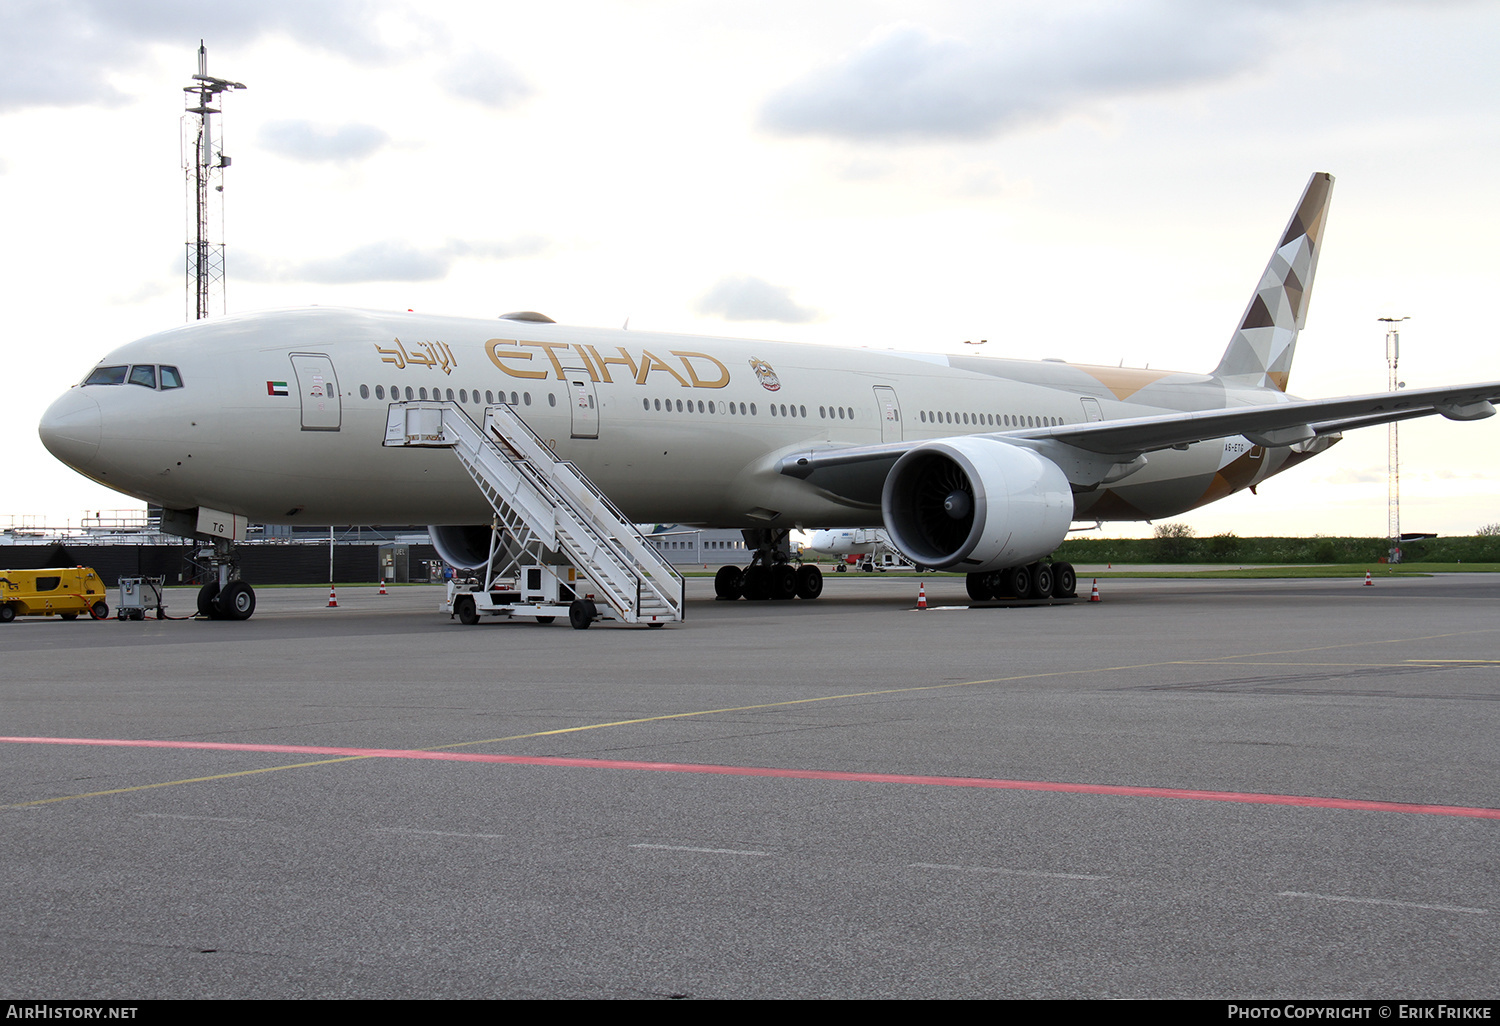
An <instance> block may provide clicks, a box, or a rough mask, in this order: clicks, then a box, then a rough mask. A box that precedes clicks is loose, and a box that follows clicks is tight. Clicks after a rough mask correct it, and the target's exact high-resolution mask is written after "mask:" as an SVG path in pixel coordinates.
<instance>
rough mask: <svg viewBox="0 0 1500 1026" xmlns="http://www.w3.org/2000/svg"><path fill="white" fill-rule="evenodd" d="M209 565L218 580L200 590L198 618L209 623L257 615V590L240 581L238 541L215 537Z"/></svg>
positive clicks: (243, 618)
mask: <svg viewBox="0 0 1500 1026" xmlns="http://www.w3.org/2000/svg"><path fill="white" fill-rule="evenodd" d="M213 546H214V547H213V552H212V553H210V554H209V555H208V565H209V567H210V568H211V569H212V571H213V574H214V580H211V581H209V582H208V583H207V584H205V585H204V586H203V587H201V588H199V589H198V615H199V616H201V617H204V618H206V619H209V620H248V619H250V617H251V615H252V614H253V613H254V612H255V589H254V588H252V587H250V585H248V584H246V583H245V582H244V581H242V580H240V579H239V566H238V564H237V561H236V560H235V557H234V542H232V541H227V540H225V539H222V538H215V539H214V543H213Z"/></svg>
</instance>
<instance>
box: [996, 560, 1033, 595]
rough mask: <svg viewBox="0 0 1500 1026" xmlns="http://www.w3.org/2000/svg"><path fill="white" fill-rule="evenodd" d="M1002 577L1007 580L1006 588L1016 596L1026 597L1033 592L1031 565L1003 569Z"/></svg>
mask: <svg viewBox="0 0 1500 1026" xmlns="http://www.w3.org/2000/svg"><path fill="white" fill-rule="evenodd" d="M1000 577H1001V579H1002V580H1004V581H1005V590H1006V591H1007V592H1009V593H1010V594H1012V595H1014V596H1015V597H1016V598H1026V597H1027V596H1028V595H1030V594H1031V568H1030V567H1025V566H1013V567H1011V568H1010V569H1008V570H1001V571H1000Z"/></svg>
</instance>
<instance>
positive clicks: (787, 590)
mask: <svg viewBox="0 0 1500 1026" xmlns="http://www.w3.org/2000/svg"><path fill="white" fill-rule="evenodd" d="M796 597H797V571H796V569H794V568H793V567H791V566H789V565H788V564H786V563H777V564H776V565H775V566H773V567H772V568H771V598H773V599H775V600H776V601H777V602H785V601H786V600H787V599H794V598H796Z"/></svg>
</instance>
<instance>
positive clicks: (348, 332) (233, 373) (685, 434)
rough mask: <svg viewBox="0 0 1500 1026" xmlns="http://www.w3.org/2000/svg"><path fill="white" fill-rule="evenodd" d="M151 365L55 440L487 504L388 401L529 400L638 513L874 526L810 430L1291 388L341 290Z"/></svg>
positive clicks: (1179, 463)
mask: <svg viewBox="0 0 1500 1026" xmlns="http://www.w3.org/2000/svg"><path fill="white" fill-rule="evenodd" d="M148 365H149V366H155V367H158V368H160V367H170V368H175V369H176V371H177V374H178V376H179V377H180V381H181V387H175V388H163V387H142V386H140V385H135V384H131V383H129V381H126V382H125V383H121V384H91V385H83V386H79V387H75V388H73V389H71V390H70V391H69V392H68V393H66V394H65V395H64V396H62V397H61V398H60V399H58V400H57V402H56V403H54V404H53V406H52V408H51V409H49V411H48V413H47V416H46V418H44V420H43V423H42V428H41V431H42V436H43V439H44V440H45V441H46V443H47V445H48V447H49V448H50V449H51V450H52V451H53V452H54V453H55V454H56V455H57V456H58V457H59V458H60V459H62V460H63V461H64V462H67V463H68V464H69V465H71V466H73V467H75V468H76V469H78V470H79V471H80V472H82V473H84V474H86V475H88V476H89V477H91V478H94V479H95V480H97V481H99V482H101V483H103V484H105V485H108V486H110V487H112V488H115V489H118V490H119V491H122V492H125V493H127V494H129V495H133V496H135V497H137V498H140V499H144V500H146V501H148V502H151V503H156V504H159V505H162V506H164V507H167V508H171V509H191V508H194V507H206V508H212V509H216V510H223V511H226V512H229V513H234V514H237V515H243V516H245V517H247V518H249V519H250V520H252V521H260V522H267V523H308V524H350V523H364V524H389V525H395V524H480V523H485V522H487V521H488V520H489V517H490V510H489V507H488V506H487V504H486V502H485V500H484V498H483V497H482V496H481V494H480V493H479V491H478V490H477V489H476V487H475V486H474V484H473V483H472V481H471V480H470V479H469V477H468V476H467V475H466V474H465V473H464V471H463V470H462V469H461V467H460V466H459V464H458V462H457V461H456V460H455V459H454V458H453V456H452V454H451V453H449V452H446V451H443V450H421V449H402V448H384V447H382V444H381V442H382V438H383V434H384V430H385V424H386V415H387V410H388V407H389V405H390V403H391V402H392V401H395V400H405V399H407V398H441V399H451V400H453V401H455V402H458V403H460V405H461V407H462V408H463V409H464V410H465V411H466V412H468V413H469V414H470V415H471V416H473V417H474V418H475V419H476V420H480V419H482V413H483V409H484V407H485V405H487V404H490V403H501V402H504V403H510V402H514V408H515V410H516V411H517V413H519V414H520V416H521V417H522V419H524V420H525V421H526V423H527V424H528V425H529V426H530V427H531V428H532V429H533V430H534V431H536V432H537V433H538V434H539V435H540V436H541V437H542V438H544V439H546V440H547V441H548V442H549V444H551V446H552V447H553V448H554V449H555V450H556V451H557V453H558V454H559V455H561V456H563V457H564V458H567V459H570V460H572V461H574V462H575V463H576V464H577V465H578V467H579V468H580V469H582V470H583V472H584V473H585V474H587V475H588V476H589V477H590V478H591V479H592V480H593V481H594V483H595V484H597V485H598V486H599V487H600V488H601V489H602V490H603V491H604V492H605V493H606V494H607V495H609V496H610V497H611V498H612V499H613V500H614V501H615V503H616V504H617V505H618V506H620V507H621V509H622V510H623V511H624V512H625V513H626V514H627V515H628V516H629V517H630V518H631V519H633V520H635V521H637V522H647V521H664V522H674V523H683V524H698V525H709V526H717V527H770V526H775V527H794V526H796V527H807V528H813V527H826V526H878V525H879V524H880V523H881V512H880V508H879V505H878V503H871V502H868V501H855V500H851V499H849V498H847V497H844V496H840V495H838V494H834V493H833V492H830V491H828V490H825V489H822V488H818V487H814V486H812V485H810V484H809V483H807V482H805V481H802V480H798V479H796V478H793V477H788V476H785V475H783V474H782V473H780V471H779V469H778V468H779V461H780V460H781V459H782V458H783V457H784V456H786V455H788V454H790V453H794V452H798V451H805V450H808V449H819V448H827V447H831V446H848V445H869V444H876V443H880V442H882V441H885V442H892V441H902V440H905V441H912V440H917V439H929V438H933V439H935V438H947V437H952V436H956V435H970V434H990V435H994V436H998V437H1003V436H1004V435H1005V434H1006V433H1007V432H1011V431H1021V430H1026V429H1028V428H1034V427H1039V426H1041V425H1042V424H1044V423H1060V424H1074V423H1078V422H1080V421H1087V420H1099V419H1104V420H1114V419H1118V418H1122V417H1141V416H1147V415H1151V414H1154V413H1170V412H1181V411H1187V410H1203V409H1218V408H1223V407H1227V406H1241V405H1248V404H1259V403H1270V402H1284V401H1286V399H1287V397H1286V396H1284V395H1282V394H1280V393H1275V392H1270V391H1268V390H1259V389H1256V390H1245V389H1241V390H1227V389H1226V388H1225V386H1224V385H1223V384H1222V383H1221V382H1220V381H1218V380H1217V379H1214V378H1212V377H1209V376H1207V375H1198V374H1173V373H1170V372H1158V371H1133V370H1117V369H1114V368H1096V367H1077V366H1074V365H1069V364H1063V363H1056V362H1031V361H1012V360H996V359H983V358H977V357H945V356H936V355H921V354H903V353H893V352H879V351H872V350H866V349H839V348H829V347H819V346H809V345H798V344H790V343H783V342H764V341H747V340H737V339H719V338H707V337H698V336H684V335H665V334H657V333H650V332H639V331H607V330H599V329H588V328H573V327H564V326H561V325H557V324H552V323H541V322H535V321H518V320H507V319H501V320H466V319H459V318H441V317H430V316H424V315H419V314H411V313H406V314H401V313H369V312H361V311H349V310H334V309H312V310H300V311H286V312H273V313H265V314H251V315H245V316H239V317H230V318H224V319H220V320H215V321H207V322H200V323H198V324H193V325H189V326H186V327H182V328H177V329H173V330H170V331H166V332H162V333H160V334H157V335H152V336H149V337H147V338H143V339H140V340H138V341H136V342H132V343H129V344H127V345H124V346H121V347H120V348H118V349H116V350H114V351H113V352H112V353H110V354H109V355H108V356H107V357H105V358H104V359H103V360H102V361H101V362H100V365H99V366H100V367H101V368H104V367H112V366H121V367H130V368H134V367H137V366H148ZM161 379H162V376H161V375H159V376H158V378H157V381H158V386H159V384H160V382H161ZM1289 455H1290V452H1289V450H1286V449H1267V450H1262V449H1260V448H1259V447H1253V446H1251V445H1250V443H1248V442H1246V441H1245V440H1244V439H1243V438H1239V437H1234V438H1229V439H1221V440H1214V441H1210V442H1202V443H1197V444H1194V445H1192V446H1189V447H1187V448H1186V449H1184V450H1180V451H1173V450H1167V451H1164V452H1160V453H1152V454H1151V456H1150V458H1149V462H1148V465H1147V466H1146V467H1145V468H1144V469H1141V470H1140V471H1139V472H1138V473H1135V474H1133V475H1131V476H1130V477H1129V478H1128V479H1127V480H1125V481H1122V482H1121V483H1120V484H1118V485H1116V486H1113V487H1099V488H1094V489H1089V490H1086V491H1081V492H1079V493H1077V494H1076V495H1075V496H1074V504H1075V511H1074V516H1075V517H1077V518H1079V519H1088V520H1094V519H1146V518H1158V517H1164V516H1171V515H1174V514H1176V513H1180V512H1182V511H1183V510H1186V509H1190V508H1192V507H1194V506H1197V505H1200V504H1202V503H1204V502H1208V501H1212V500H1214V499H1216V498H1220V497H1222V496H1223V495H1225V494H1228V493H1229V492H1231V491H1235V490H1238V489H1239V488H1243V487H1246V486H1247V485H1251V484H1254V483H1257V482H1258V481H1260V480H1262V479H1263V478H1265V477H1266V476H1269V474H1271V473H1274V472H1275V471H1276V470H1279V469H1281V468H1282V467H1283V466H1284V465H1286V463H1287V460H1288V457H1289Z"/></svg>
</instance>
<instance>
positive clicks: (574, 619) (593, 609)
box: [568, 599, 599, 631]
mask: <svg viewBox="0 0 1500 1026" xmlns="http://www.w3.org/2000/svg"><path fill="white" fill-rule="evenodd" d="M598 615H599V607H598V606H596V605H594V603H593V602H591V601H590V600H588V599H574V600H573V601H572V602H571V603H569V605H568V624H569V625H570V626H571V627H572V628H573V629H574V630H575V631H586V630H588V629H589V624H591V623H593V622H594V618H595V617H597V616H598Z"/></svg>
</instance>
